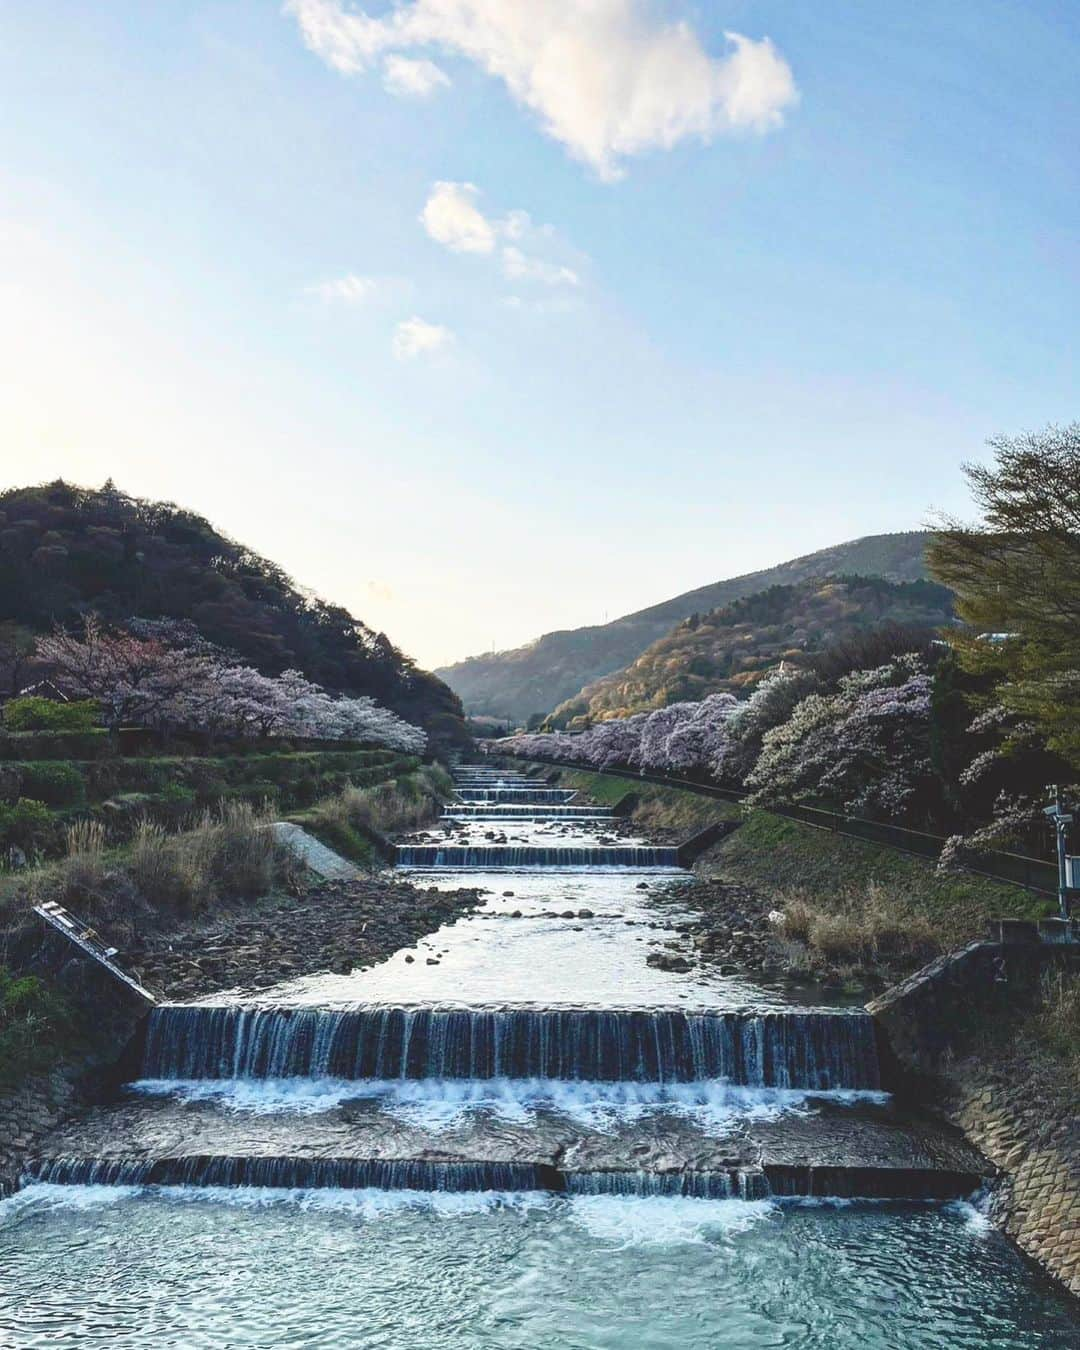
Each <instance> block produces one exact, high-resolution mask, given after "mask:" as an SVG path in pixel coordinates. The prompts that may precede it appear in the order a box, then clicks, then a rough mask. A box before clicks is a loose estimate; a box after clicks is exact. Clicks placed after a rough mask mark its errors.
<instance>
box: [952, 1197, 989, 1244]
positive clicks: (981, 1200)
mask: <svg viewBox="0 0 1080 1350" xmlns="http://www.w3.org/2000/svg"><path fill="white" fill-rule="evenodd" d="M944 1209H945V1212H946V1213H947V1214H955V1215H957V1217H958V1218H960V1219H962V1220H963V1222H964V1227H965V1228H966V1229H967V1230H968V1232H969V1233H972V1234H973V1235H974V1236H976V1237H988V1236H989V1235H990V1234H991V1233H992V1232H994V1231H995V1229H994V1223H993V1220H992V1219H991V1218H990V1192H989V1191H988V1190H985V1189H983V1190H980V1191H976V1192H975V1194H974V1195H972V1196H970V1197H969V1198H968V1199H967V1200H950V1201H949V1202H948V1204H947V1205H945V1206H944Z"/></svg>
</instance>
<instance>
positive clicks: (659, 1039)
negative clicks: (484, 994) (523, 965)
mask: <svg viewBox="0 0 1080 1350" xmlns="http://www.w3.org/2000/svg"><path fill="white" fill-rule="evenodd" d="M143 1075H144V1076H145V1077H147V1078H224V1079H239V1078H243V1079H251V1078H296V1077H310V1078H343V1079H352V1080H355V1079H403V1078H412V1079H416V1078H434V1079H490V1078H549V1079H560V1080H580V1081H603V1082H644V1083H658V1082H693V1081H695V1080H699V1079H706V1078H710V1079H716V1078H722V1079H725V1080H727V1081H728V1082H730V1083H733V1084H739V1085H746V1086H751V1087H781V1088H804V1089H815V1090H822V1091H825V1090H830V1089H838V1088H852V1089H863V1088H876V1087H877V1086H878V1064H877V1052H876V1046H875V1041H874V1029H873V1022H872V1020H871V1019H870V1017H869V1016H868V1015H867V1014H866V1013H862V1012H852V1013H831V1012H830V1013H820V1012H799V1011H776V1012H761V1013H739V1012H726V1013H687V1012H682V1011H681V1010H651V1011H629V1010H619V1009H588V1010H586V1009H533V1008H478V1009H467V1008H448V1007H418V1008H402V1007H392V1006H385V1005H371V1006H367V1007H355V1008H345V1009H339V1010H332V1009H323V1008H303V1007H284V1008H272V1007H271V1008H259V1007H243V1006H231V1005H230V1006H212V1005H200V1004H190V1005H180V1004H177V1005H166V1006H164V1007H159V1008H155V1009H154V1010H153V1012H151V1014H150V1017H149V1019H148V1027H147V1035H146V1047H145V1054H144V1062H143Z"/></svg>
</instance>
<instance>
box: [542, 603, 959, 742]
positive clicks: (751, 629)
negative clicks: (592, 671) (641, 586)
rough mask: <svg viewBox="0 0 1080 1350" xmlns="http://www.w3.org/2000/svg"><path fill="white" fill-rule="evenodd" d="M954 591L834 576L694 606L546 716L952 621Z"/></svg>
mask: <svg viewBox="0 0 1080 1350" xmlns="http://www.w3.org/2000/svg"><path fill="white" fill-rule="evenodd" d="M951 618H952V594H951V592H950V591H948V590H947V589H946V588H945V587H944V586H939V585H936V584H935V583H934V582H930V581H909V582H891V581H885V580H883V579H881V578H877V577H858V576H851V577H837V578H826V579H824V580H818V579H815V580H812V581H805V582H800V583H798V584H795V585H789V586H771V587H769V589H768V590H765V591H760V592H759V593H758V594H756V595H752V596H748V597H747V598H746V599H743V600H736V601H735V602H734V603H733V604H730V605H727V606H725V607H724V608H722V609H716V610H712V611H711V612H709V613H707V614H703V615H702V614H692V615H691V616H690V617H689V618H687V619H684V620H683V621H682V622H681V623H679V624H677V625H676V626H675V627H674V628H673V629H672V631H671V632H670V633H667V634H665V636H664V637H662V638H661V639H660V640H659V641H657V642H654V643H653V644H652V645H651V646H649V647H647V648H646V649H645V651H644V652H642V654H641V655H640V656H639V657H638V658H637V659H636V660H635V661H634V662H633V663H632V664H631V665H629V666H628V667H627V668H626V669H625V670H620V671H617V672H616V673H614V674H612V675H607V676H605V677H604V678H603V679H602V680H597V681H596V682H595V683H593V684H591V685H588V686H586V688H584V689H583V690H581V692H580V693H579V694H578V695H577V696H576V697H574V698H572V699H569V700H567V701H566V702H565V703H562V704H560V706H559V707H558V708H556V710H555V712H554V713H553V714H552V715H551V717H550V718H549V724H550V725H551V726H554V727H560V728H562V727H567V728H570V729H575V728H577V727H579V726H583V725H586V724H587V723H588V722H591V721H596V720H598V719H604V718H610V717H627V716H629V715H630V714H631V713H636V712H644V711H651V710H652V709H653V708H662V707H665V706H666V705H667V704H670V703H675V702H678V701H680V700H684V699H685V700H698V699H703V698H705V697H706V696H707V695H709V694H714V693H718V692H725V691H726V692H729V693H733V694H737V693H739V692H741V691H744V690H747V689H748V688H750V687H752V686H753V685H754V684H756V683H757V682H758V680H759V679H760V678H761V676H762V675H763V674H764V673H765V672H766V671H769V670H774V669H776V668H777V666H779V664H780V663H781V662H783V663H784V665H785V667H790V666H800V665H804V664H805V663H806V659H807V657H808V656H809V655H811V654H812V653H816V652H820V651H822V650H824V649H825V648H828V647H834V646H836V645H837V644H838V643H843V642H845V641H848V640H850V639H851V638H853V637H855V636H856V635H857V634H860V633H863V632H866V631H867V630H868V629H872V628H882V627H886V626H890V627H897V628H904V629H909V630H916V629H918V630H923V629H927V630H932V629H936V628H938V627H940V626H941V625H943V624H947V623H949V622H950V620H951Z"/></svg>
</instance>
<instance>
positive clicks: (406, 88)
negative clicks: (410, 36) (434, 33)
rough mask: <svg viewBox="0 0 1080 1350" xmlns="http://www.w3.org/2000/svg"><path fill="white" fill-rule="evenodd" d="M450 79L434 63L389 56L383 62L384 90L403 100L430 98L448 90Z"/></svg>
mask: <svg viewBox="0 0 1080 1350" xmlns="http://www.w3.org/2000/svg"><path fill="white" fill-rule="evenodd" d="M449 85H450V77H449V75H447V73H446V71H445V70H442V69H440V67H439V66H437V65H436V64H435V62H434V61H412V60H410V59H409V58H408V57H407V56H393V55H391V56H388V57H387V58H386V60H385V61H384V62H383V88H384V89H385V90H386V91H387V93H390V94H398V95H399V96H400V97H402V98H429V97H430V96H431V95H432V94H434V93H435V91H436V90H437V89H446V88H448V87H449Z"/></svg>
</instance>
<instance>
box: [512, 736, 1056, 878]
mask: <svg viewBox="0 0 1080 1350" xmlns="http://www.w3.org/2000/svg"><path fill="white" fill-rule="evenodd" d="M529 758H530V759H534V760H535V759H536V756H535V755H532V756H530V757H529ZM542 762H543V763H545V764H557V765H559V766H560V767H561V768H565V769H575V770H577V771H578V772H579V773H601V774H605V775H608V776H610V777H612V778H625V779H628V780H634V781H637V782H643V783H655V784H656V785H657V786H658V787H673V788H682V789H683V790H684V791H686V792H696V793H697V794H698V795H699V796H703V797H714V798H716V799H718V800H720V801H727V802H734V803H736V804H739V805H741V804H742V803H743V802H744V801H745V799H746V797H747V796H749V794H748V793H747V792H744V791H743V790H742V789H740V788H728V787H721V786H720V785H719V784H716V783H702V782H699V781H698V780H697V779H694V778H680V777H678V776H677V775H675V774H659V773H641V772H639V771H638V770H637V769H618V768H610V769H596V768H593V767H592V766H591V765H588V764H574V763H571V762H569V761H567V760H556V759H545V760H543V761H542ZM762 809H763V810H766V811H769V812H770V813H771V814H773V815H776V816H785V817H787V818H788V819H790V820H798V821H801V822H802V823H803V824H804V825H811V826H813V827H814V829H817V830H829V831H831V832H832V833H833V834H842V835H846V836H848V837H850V838H854V839H868V840H870V841H871V842H873V843H877V844H887V845H888V846H889V847H890V848H896V849H900V850H901V852H904V853H912V854H915V855H916V856H917V857H920V858H930V859H932V860H935V861H936V860H937V859H938V858H939V857H940V856H941V850H942V849H943V848H944V847H945V837H944V835H940V834H928V833H927V832H926V831H924V830H909V829H907V828H906V827H905V826H902V825H889V824H887V823H886V822H885V821H880V820H864V819H863V818H862V817H860V816H845V815H842V814H841V813H840V812H837V811H827V810H825V809H824V808H822V807H818V806H783V805H779V804H776V805H772V806H767V807H763V808H762ZM964 870H965V871H967V872H973V873H975V875H977V876H981V877H987V878H988V879H989V880H991V881H1008V882H1011V883H1013V884H1014V885H1017V886H1024V887H1026V889H1028V890H1031V891H1038V892H1039V894H1041V895H1053V896H1056V895H1057V884H1058V882H1057V868H1056V867H1055V865H1054V864H1053V863H1052V862H1049V861H1048V860H1045V859H1042V858H1031V857H1028V856H1027V855H1026V854H1023V853H1007V852H1004V851H1001V850H993V851H992V852H987V853H984V854H981V855H980V862H979V863H976V864H967V863H965V864H964Z"/></svg>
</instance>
